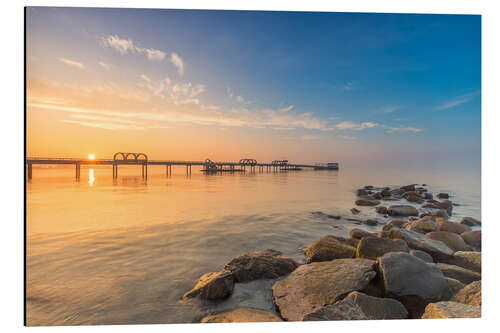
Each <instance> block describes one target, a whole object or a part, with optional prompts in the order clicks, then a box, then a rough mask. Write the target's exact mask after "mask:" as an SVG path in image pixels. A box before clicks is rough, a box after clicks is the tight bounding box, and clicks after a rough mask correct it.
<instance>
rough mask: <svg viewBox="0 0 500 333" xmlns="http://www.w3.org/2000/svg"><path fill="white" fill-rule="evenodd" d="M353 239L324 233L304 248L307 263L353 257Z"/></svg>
mask: <svg viewBox="0 0 500 333" xmlns="http://www.w3.org/2000/svg"><path fill="white" fill-rule="evenodd" d="M353 244H354V243H353V240H348V239H345V238H342V237H336V236H332V235H326V236H324V237H321V238H320V239H319V240H317V241H315V242H314V243H312V244H311V245H310V246H309V247H308V248H306V249H305V251H304V253H305V255H306V260H307V263H311V262H319V261H329V260H333V259H342V258H354V257H355V256H356V248H355V247H354V246H353Z"/></svg>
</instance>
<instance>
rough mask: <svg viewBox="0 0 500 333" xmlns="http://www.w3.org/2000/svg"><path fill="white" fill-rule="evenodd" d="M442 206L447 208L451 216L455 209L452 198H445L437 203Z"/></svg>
mask: <svg viewBox="0 0 500 333" xmlns="http://www.w3.org/2000/svg"><path fill="white" fill-rule="evenodd" d="M436 205H438V206H439V207H440V208H442V209H445V210H446V212H447V213H448V215H449V216H451V213H452V211H453V204H452V202H451V201H450V200H444V201H441V202H438V203H436Z"/></svg>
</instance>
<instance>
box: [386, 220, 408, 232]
mask: <svg viewBox="0 0 500 333" xmlns="http://www.w3.org/2000/svg"><path fill="white" fill-rule="evenodd" d="M407 223H408V221H405V220H402V219H393V220H391V221H390V222H389V223H387V224H386V225H384V227H383V228H382V230H383V231H389V230H391V229H392V228H404V227H405V226H406V224H407Z"/></svg>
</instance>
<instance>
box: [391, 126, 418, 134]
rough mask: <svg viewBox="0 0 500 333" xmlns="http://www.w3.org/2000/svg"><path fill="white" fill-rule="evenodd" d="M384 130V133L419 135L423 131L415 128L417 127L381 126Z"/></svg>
mask: <svg viewBox="0 0 500 333" xmlns="http://www.w3.org/2000/svg"><path fill="white" fill-rule="evenodd" d="M383 127H384V128H385V132H386V133H408V132H411V133H420V132H422V131H423V130H424V129H423V128H417V127H391V126H386V125H384V126H383Z"/></svg>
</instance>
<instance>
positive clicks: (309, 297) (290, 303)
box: [272, 259, 376, 321]
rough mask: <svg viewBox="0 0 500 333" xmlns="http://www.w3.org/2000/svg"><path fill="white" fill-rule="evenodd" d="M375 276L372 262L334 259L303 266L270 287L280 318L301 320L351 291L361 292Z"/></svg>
mask: <svg viewBox="0 0 500 333" xmlns="http://www.w3.org/2000/svg"><path fill="white" fill-rule="evenodd" d="M375 276H376V272H375V261H373V260H367V259H337V260H332V261H326V262H316V263H311V264H308V265H302V266H300V267H299V268H297V269H296V270H295V271H293V272H292V273H291V274H290V275H289V276H287V277H286V278H285V279H283V280H281V281H278V282H276V283H275V284H274V285H273V287H272V290H273V297H274V302H275V304H276V305H277V307H278V308H279V311H280V313H281V316H282V317H283V318H284V319H286V320H289V321H298V320H302V319H303V318H304V316H305V315H307V314H309V313H312V312H314V311H316V310H318V309H319V308H321V307H323V306H325V305H329V304H334V303H335V302H337V301H338V300H340V299H341V298H342V297H343V296H344V295H346V294H347V293H349V292H351V291H362V290H363V289H364V288H366V287H367V286H368V285H369V283H370V282H371V280H372V279H373V278H374V277H375Z"/></svg>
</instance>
